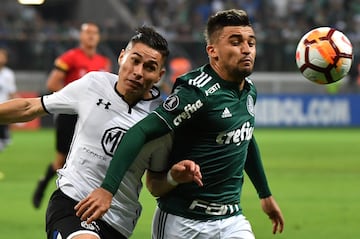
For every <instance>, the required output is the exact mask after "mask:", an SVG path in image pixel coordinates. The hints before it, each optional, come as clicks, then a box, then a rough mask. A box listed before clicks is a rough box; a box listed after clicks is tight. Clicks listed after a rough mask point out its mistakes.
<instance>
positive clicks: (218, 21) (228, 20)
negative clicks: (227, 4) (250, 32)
mask: <svg viewBox="0 0 360 239" xmlns="http://www.w3.org/2000/svg"><path fill="white" fill-rule="evenodd" d="M226 26H249V27H251V22H250V19H249V17H248V15H247V13H246V12H245V11H244V10H240V9H229V10H223V11H219V12H216V13H215V14H214V15H212V16H210V17H209V19H208V22H207V25H206V29H205V32H204V35H205V40H206V42H207V43H209V42H211V41H212V40H213V39H212V36H213V34H214V33H215V32H217V31H218V30H221V29H223V28H224V27H226Z"/></svg>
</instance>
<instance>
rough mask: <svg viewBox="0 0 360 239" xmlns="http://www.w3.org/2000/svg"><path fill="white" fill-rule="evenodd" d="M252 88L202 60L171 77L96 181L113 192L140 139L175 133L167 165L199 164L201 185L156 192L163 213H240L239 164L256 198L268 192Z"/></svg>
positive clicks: (212, 216) (203, 215)
mask: <svg viewBox="0 0 360 239" xmlns="http://www.w3.org/2000/svg"><path fill="white" fill-rule="evenodd" d="M255 102H256V88H255V86H254V85H253V83H252V82H251V81H250V80H249V79H245V84H244V87H243V89H242V90H240V89H239V84H237V83H232V82H228V81H225V80H223V79H221V78H220V77H219V76H218V75H217V74H216V73H215V71H214V70H213V69H212V68H211V67H210V65H205V66H203V67H200V68H198V69H196V70H194V71H192V72H189V73H187V74H186V75H183V76H181V77H179V78H178V79H177V81H176V82H175V85H174V92H173V93H172V94H171V95H170V96H169V97H168V98H167V99H166V100H165V101H164V103H163V104H162V105H161V106H159V107H158V108H157V109H156V110H155V111H154V112H153V113H151V114H149V115H148V116H147V117H145V118H144V119H143V120H141V121H140V122H139V123H137V124H136V125H135V126H134V127H132V128H131V129H129V131H128V132H127V133H126V134H125V136H124V139H123V140H122V142H121V143H120V144H119V146H118V148H117V150H116V152H115V154H114V158H113V160H112V161H111V163H110V166H109V168H108V171H107V174H106V177H105V179H104V181H103V183H102V184H101V187H103V188H105V189H106V190H108V191H110V192H112V193H115V192H116V189H117V188H118V185H119V182H120V181H121V180H122V177H123V175H124V174H125V173H126V170H127V168H128V167H129V166H130V165H131V163H132V162H133V160H134V158H135V157H136V155H137V153H138V151H139V150H140V149H141V147H142V145H143V144H144V143H146V142H147V141H149V140H151V139H153V138H156V137H159V136H161V135H164V134H166V133H168V132H170V131H173V132H174V134H175V139H174V144H173V149H172V152H171V155H170V159H169V167H170V166H171V165H173V164H174V163H176V162H178V161H180V160H183V159H190V160H194V161H195V162H196V163H197V164H199V165H200V170H201V173H202V176H203V179H202V180H203V183H204V186H203V187H199V186H198V185H197V184H195V183H185V184H179V185H178V186H177V187H176V188H175V189H173V190H172V191H171V192H169V193H168V194H167V195H165V196H162V197H160V198H159V200H158V202H159V207H160V208H161V209H162V210H163V211H166V212H168V213H171V214H175V215H179V216H183V217H186V218H191V219H196V220H215V219H221V218H226V217H229V216H232V215H237V214H240V213H241V207H240V194H241V189H242V185H243V181H244V173H243V172H244V169H245V171H246V173H247V174H248V175H249V178H250V180H251V181H252V183H253V184H254V186H255V188H256V190H257V193H258V194H259V197H260V198H265V197H268V196H270V195H271V192H270V189H269V187H268V184H267V180H266V176H265V173H264V170H263V166H262V163H261V158H260V153H259V150H258V147H257V144H256V142H255V139H254V137H253V131H254V122H255V119H254V115H255V110H254V105H255Z"/></svg>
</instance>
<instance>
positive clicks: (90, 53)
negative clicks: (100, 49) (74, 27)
mask: <svg viewBox="0 0 360 239" xmlns="http://www.w3.org/2000/svg"><path fill="white" fill-rule="evenodd" d="M80 48H81V49H82V50H83V51H84V52H85V54H86V55H87V56H93V55H95V54H96V47H86V46H80Z"/></svg>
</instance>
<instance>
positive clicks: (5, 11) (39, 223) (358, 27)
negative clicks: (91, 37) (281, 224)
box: [0, 0, 360, 239]
mask: <svg viewBox="0 0 360 239" xmlns="http://www.w3.org/2000/svg"><path fill="white" fill-rule="evenodd" d="M229 7H238V8H244V9H246V10H247V11H248V12H249V13H251V15H252V16H253V17H252V18H253V22H254V27H255V30H256V33H257V37H258V46H257V47H258V56H257V61H256V71H255V72H254V74H253V75H252V78H253V79H254V82H255V84H256V85H257V87H258V91H259V99H258V103H257V115H258V116H257V119H258V122H257V124H258V125H260V126H264V128H261V129H259V130H257V132H256V137H257V139H258V141H260V143H261V147H262V148H261V149H262V154H263V156H264V166H265V167H266V169H267V173H268V176H269V178H270V181H271V184H272V190H273V192H274V195H275V196H276V197H277V200H278V202H279V203H280V205H281V207H282V210H283V212H284V215H285V219H286V228H285V232H284V233H283V234H281V235H277V236H275V237H274V238H278V239H300V238H317V239H335V238H336V239H338V238H350V239H358V238H360V237H359V230H358V224H359V220H360V218H359V211H360V206H359V203H358V202H359V198H360V191H359V190H358V189H359V182H360V178H359V175H360V173H359V169H360V165H359V160H358V159H359V157H358V155H359V154H360V152H359V147H357V145H359V144H360V138H359V137H358V136H359V130H360V127H358V126H360V124H359V121H360V120H359V115H360V113H358V111H359V109H358V108H360V107H358V106H357V104H358V102H360V99H359V95H360V94H359V92H360V91H359V86H358V85H357V62H358V51H359V50H358V46H359V42H360V24H359V21H360V2H359V1H358V0H319V1H311V0H273V1H271V0H267V1H266V0H262V1H259V0H253V1H251V0H223V1H220V0H213V1H193V0H46V2H45V4H44V5H42V6H22V5H20V4H18V2H17V1H16V0H1V6H0V46H4V47H7V48H8V49H10V64H9V66H10V67H11V68H13V69H14V70H15V73H16V76H17V83H18V88H19V90H20V91H21V92H22V93H24V94H25V96H31V95H34V94H36V95H41V94H44V93H46V90H45V81H46V77H47V74H48V72H49V71H50V69H51V67H52V64H53V60H54V58H55V57H56V56H57V55H58V54H60V53H61V52H63V51H65V50H66V49H68V48H69V47H72V46H74V45H76V44H77V37H76V34H77V29H78V27H79V24H80V23H82V22H83V21H88V20H91V21H95V22H97V23H99V24H100V25H101V27H102V33H103V34H102V35H103V41H102V43H101V46H100V50H101V51H102V52H103V53H105V54H107V55H108V56H109V57H111V58H112V59H113V61H114V66H116V58H117V55H118V53H119V52H120V50H121V48H122V47H124V46H125V41H126V39H127V37H128V36H129V34H130V32H131V29H133V28H134V27H135V26H137V25H141V24H143V23H147V24H151V25H155V26H156V27H157V29H158V30H160V31H162V32H164V33H165V35H166V37H167V38H168V39H169V41H170V43H171V47H172V51H173V55H175V54H179V55H184V56H186V57H187V58H189V59H190V60H191V61H192V63H193V65H194V66H196V65H200V64H203V63H205V62H206V60H207V59H206V56H205V55H204V54H205V53H204V43H203V41H202V38H201V34H202V28H203V25H204V19H205V18H206V16H207V15H208V14H209V12H211V11H212V10H211V9H221V8H229ZM323 25H326V26H334V27H336V28H338V29H339V30H342V31H343V32H344V33H345V34H346V35H347V36H348V37H349V39H350V40H351V41H352V43H353V45H354V56H355V58H354V60H355V62H354V64H353V67H352V72H353V73H352V74H351V75H349V76H348V77H347V78H346V79H344V80H343V81H341V82H340V83H341V84H340V85H335V86H334V87H325V86H319V85H315V84H314V83H311V82H308V81H307V80H305V79H303V78H302V76H301V75H300V73H299V72H298V71H297V69H296V64H295V59H294V54H295V53H294V52H295V47H296V44H297V41H298V39H300V37H301V36H302V34H303V33H305V32H307V31H308V30H309V29H311V28H314V27H316V26H323ZM116 71H117V69H116V67H115V68H114V72H116ZM167 77H169V76H167ZM39 126H42V127H44V129H42V130H35V131H32V132H27V131H26V130H17V131H16V132H14V134H13V144H12V145H10V146H9V147H8V148H7V149H6V150H5V151H4V152H1V153H0V172H1V173H2V174H0V195H1V196H0V213H1V216H0V225H1V226H0V239H7V238H14V239H20V238H44V236H45V235H44V214H45V210H46V205H45V203H44V205H43V206H42V208H41V209H40V211H38V210H35V209H34V208H32V206H31V203H30V202H31V195H32V192H33V191H32V190H33V188H34V186H35V182H36V180H38V177H39V175H41V173H42V171H43V168H44V165H46V162H50V160H51V159H52V155H53V154H54V147H53V145H54V137H53V130H52V129H51V128H50V127H51V126H52V118H51V117H50V116H49V117H48V118H43V119H42V120H41V122H35V124H34V125H33V126H31V125H30V126H29V125H27V126H26V125H24V124H17V125H16V127H18V128H20V129H22V128H24V127H39ZM309 126H310V128H305V127H309ZM285 127H286V128H285ZM294 127H295V129H294ZM298 127H304V129H303V128H302V129H301V130H298ZM329 127H331V129H329ZM354 127H356V128H354ZM274 128H275V129H274ZM319 128H320V129H319ZM339 128H341V129H339ZM54 188H55V183H53V186H52V187H49V189H48V191H47V193H46V196H47V197H48V198H49V196H50V194H51V193H52V191H53V190H54ZM242 196H243V199H242V200H244V207H245V210H246V215H247V217H248V218H249V219H250V221H251V222H252V224H253V229H254V231H255V232H256V234H257V238H260V239H261V238H270V237H272V236H270V228H271V225H270V222H269V221H268V220H267V219H266V216H265V215H264V214H263V213H262V212H261V209H260V207H259V201H258V199H257V195H256V193H255V192H254V189H253V188H252V186H251V184H250V183H246V184H245V187H244V192H243V195H242ZM141 200H142V203H143V204H144V212H143V214H142V216H141V218H140V221H139V224H138V226H137V227H136V231H135V234H134V237H133V238H135V239H143V238H150V237H149V234H150V224H151V218H152V213H153V211H152V210H153V208H154V204H155V202H154V200H153V198H152V197H151V196H150V195H148V193H147V190H143V192H142V194H141Z"/></svg>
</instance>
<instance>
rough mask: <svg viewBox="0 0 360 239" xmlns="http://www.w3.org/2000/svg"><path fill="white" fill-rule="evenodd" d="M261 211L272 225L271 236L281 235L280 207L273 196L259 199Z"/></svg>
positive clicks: (282, 225)
mask: <svg viewBox="0 0 360 239" xmlns="http://www.w3.org/2000/svg"><path fill="white" fill-rule="evenodd" d="M260 202H261V207H262V209H263V211H264V212H265V213H266V214H267V215H268V216H269V218H270V220H271V221H272V224H273V231H272V232H273V234H276V232H279V233H281V232H282V231H283V230H284V217H283V214H282V212H281V210H280V207H279V206H278V204H277V203H276V201H275V199H274V198H273V196H269V197H266V198H262V199H260Z"/></svg>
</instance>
